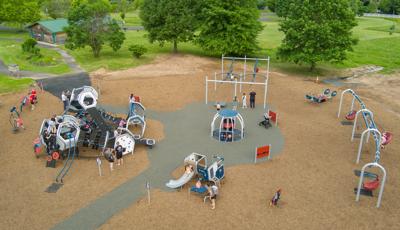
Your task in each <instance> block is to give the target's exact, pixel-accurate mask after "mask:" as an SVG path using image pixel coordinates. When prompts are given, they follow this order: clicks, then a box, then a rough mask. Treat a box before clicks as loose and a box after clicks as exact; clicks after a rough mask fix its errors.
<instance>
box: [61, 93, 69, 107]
mask: <svg viewBox="0 0 400 230" xmlns="http://www.w3.org/2000/svg"><path fill="white" fill-rule="evenodd" d="M61 101H62V102H63V105H64V111H65V110H67V108H68V106H69V101H68V97H67V94H66V92H65V91H62V94H61Z"/></svg>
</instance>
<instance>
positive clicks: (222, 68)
mask: <svg viewBox="0 0 400 230" xmlns="http://www.w3.org/2000/svg"><path fill="white" fill-rule="evenodd" d="M222 74H224V55H223V54H222V57H221V76H222Z"/></svg>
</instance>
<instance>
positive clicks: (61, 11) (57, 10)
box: [42, 0, 71, 19]
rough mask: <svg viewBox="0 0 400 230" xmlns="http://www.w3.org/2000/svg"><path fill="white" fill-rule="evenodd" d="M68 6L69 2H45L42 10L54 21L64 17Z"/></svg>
mask: <svg viewBox="0 0 400 230" xmlns="http://www.w3.org/2000/svg"><path fill="white" fill-rule="evenodd" d="M70 6H71V0H46V1H44V2H43V4H42V8H43V10H44V11H45V12H46V13H47V14H49V16H50V17H52V18H54V19H56V18H64V17H66V16H67V12H68V10H69V8H70Z"/></svg>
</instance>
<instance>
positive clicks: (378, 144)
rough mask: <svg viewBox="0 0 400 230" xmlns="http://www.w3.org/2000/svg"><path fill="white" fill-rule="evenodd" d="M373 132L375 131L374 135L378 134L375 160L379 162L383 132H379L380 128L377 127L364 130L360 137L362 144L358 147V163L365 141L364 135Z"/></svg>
mask: <svg viewBox="0 0 400 230" xmlns="http://www.w3.org/2000/svg"><path fill="white" fill-rule="evenodd" d="M370 132H373V133H374V137H376V135H378V137H379V138H378V139H375V145H376V151H375V162H379V159H380V150H379V148H380V145H381V138H382V134H381V133H380V132H379V130H377V129H366V130H364V132H363V133H362V134H361V138H360V145H359V147H358V154H357V160H356V163H357V164H358V163H359V162H360V157H361V150H362V147H363V141H364V135H365V134H366V133H370Z"/></svg>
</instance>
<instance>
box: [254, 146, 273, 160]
mask: <svg viewBox="0 0 400 230" xmlns="http://www.w3.org/2000/svg"><path fill="white" fill-rule="evenodd" d="M270 151H271V146H269V145H266V146H261V147H258V148H257V159H260V158H264V157H268V156H269V154H270Z"/></svg>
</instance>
